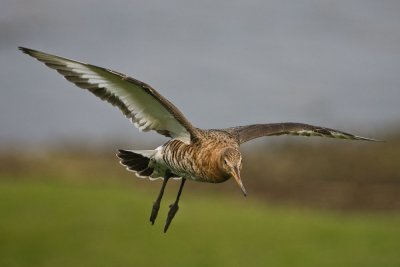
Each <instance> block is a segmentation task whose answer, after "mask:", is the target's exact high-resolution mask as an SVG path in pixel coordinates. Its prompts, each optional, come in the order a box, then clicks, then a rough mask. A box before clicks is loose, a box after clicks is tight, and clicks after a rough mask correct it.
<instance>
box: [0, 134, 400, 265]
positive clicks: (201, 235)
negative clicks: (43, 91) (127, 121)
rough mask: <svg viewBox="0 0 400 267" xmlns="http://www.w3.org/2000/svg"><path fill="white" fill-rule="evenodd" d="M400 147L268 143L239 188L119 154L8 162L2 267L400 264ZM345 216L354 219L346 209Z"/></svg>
mask: <svg viewBox="0 0 400 267" xmlns="http://www.w3.org/2000/svg"><path fill="white" fill-rule="evenodd" d="M399 151H400V138H397V139H395V140H394V141H391V142H390V143H389V142H388V143H385V144H370V143H354V144H353V143H346V142H343V143H336V142H331V143H327V144H326V145H321V144H320V143H311V144H304V143H300V144H298V145H292V144H291V143H287V144H284V145H279V146H274V145H263V146H259V147H258V148H255V149H253V150H252V153H250V154H246V152H245V163H244V169H243V172H242V176H243V180H244V182H245V184H246V186H247V190H248V192H249V196H248V197H247V198H244V197H243V196H242V195H241V194H240V191H239V189H238V188H237V186H236V185H235V183H234V182H232V181H228V182H227V183H223V184H202V183H190V182H189V183H187V185H186V186H185V190H184V192H183V196H182V201H181V203H180V210H179V212H178V214H177V216H176V218H175V219H174V221H173V223H172V225H171V227H170V229H169V231H168V233H167V234H164V233H163V232H162V230H163V225H164V222H165V218H166V215H167V212H168V204H170V203H171V202H172V201H173V200H174V198H175V195H176V192H177V187H178V185H179V183H177V182H170V183H169V184H168V186H167V190H166V194H165V196H164V200H163V202H162V207H161V209H160V213H159V217H158V220H157V222H156V225H154V226H151V225H150V222H149V215H150V211H151V204H152V202H153V201H154V199H155V197H156V195H157V193H158V190H159V187H160V185H161V183H160V181H158V182H149V181H148V180H145V179H144V180H143V179H142V180H141V179H136V178H134V177H133V174H132V173H130V172H127V171H126V170H125V169H124V168H122V167H121V166H120V165H119V164H118V163H117V161H116V159H115V157H114V155H113V152H112V150H111V149H107V151H106V152H105V151H85V150H84V149H82V148H81V147H79V148H77V147H73V146H69V147H68V148H64V149H56V150H53V151H51V150H49V151H45V152H42V153H41V152H35V153H31V154H30V153H27V152H26V151H22V152H18V151H14V152H12V151H11V152H8V153H6V152H3V153H0V216H1V217H0V266H1V267H3V266H6V267H16V266H45V267H46V266H60V267H62V266H107V267H109V266H276V267H281V266H282V267H283V266H291V267H293V266H307V267H313V266H318V267H320V266H335V267H336V266H352V267H353V266H355V267H357V266H362V267H368V266H379V267H381V266H385V267H390V266H400V254H399V251H400V242H399V241H400V213H399V212H398V211H399V210H398V207H399V206H400V187H399V181H400V172H399V168H398V166H399V163H400V162H399V160H400V157H399V153H400V152H399ZM342 210H345V211H346V212H342Z"/></svg>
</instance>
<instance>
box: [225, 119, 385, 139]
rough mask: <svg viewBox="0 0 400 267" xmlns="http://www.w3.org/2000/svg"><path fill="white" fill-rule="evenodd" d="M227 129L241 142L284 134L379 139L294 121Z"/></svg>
mask: <svg viewBox="0 0 400 267" xmlns="http://www.w3.org/2000/svg"><path fill="white" fill-rule="evenodd" d="M225 130H226V131H227V132H229V133H231V134H232V135H234V136H235V137H236V138H237V139H238V141H239V143H240V144H242V143H244V142H247V141H250V140H252V139H255V138H258V137H262V136H271V135H284V134H287V135H299V136H321V137H330V138H338V139H350V140H365V141H379V140H375V139H371V138H367V137H362V136H357V135H353V134H349V133H345V132H342V131H338V130H334V129H329V128H325V127H320V126H314V125H309V124H304V123H294V122H283V123H269V124H252V125H246V126H237V127H232V128H228V129H225Z"/></svg>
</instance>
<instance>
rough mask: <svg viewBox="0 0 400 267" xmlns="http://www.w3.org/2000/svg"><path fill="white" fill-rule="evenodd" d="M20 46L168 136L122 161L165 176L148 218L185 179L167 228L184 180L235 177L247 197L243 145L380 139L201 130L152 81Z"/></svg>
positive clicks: (288, 129)
mask: <svg viewBox="0 0 400 267" xmlns="http://www.w3.org/2000/svg"><path fill="white" fill-rule="evenodd" d="M19 49H20V50H21V51H22V52H24V53H26V54H28V55H30V56H32V57H34V58H36V59H37V60H39V61H41V62H43V63H44V64H46V65H47V66H48V67H50V68H52V69H55V70H56V71H57V72H59V73H60V74H61V75H63V76H64V77H65V78H66V79H67V80H68V81H70V82H72V83H74V84H75V85H76V86H78V87H80V88H83V89H85V90H88V91H90V92H92V93H93V94H94V95H96V96H98V97H99V98H101V99H102V100H105V101H107V102H109V103H111V104H112V105H114V106H117V107H118V108H119V109H120V110H121V111H122V112H123V114H124V115H125V116H126V117H127V118H129V119H130V120H131V121H132V122H133V124H134V125H135V126H136V127H137V128H139V130H141V131H145V132H146V131H151V130H153V131H156V132H158V133H159V134H162V135H164V136H167V137H169V138H170V139H169V140H168V141H167V142H166V143H165V144H163V145H161V146H159V147H157V148H155V149H152V150H124V149H119V150H118V153H117V156H118V158H119V159H120V163H121V164H122V165H124V166H126V168H127V169H128V170H129V171H133V172H134V173H135V174H136V176H138V177H144V178H145V177H148V178H150V179H151V180H154V179H158V178H160V179H163V183H162V186H161V190H160V192H159V194H158V197H157V199H156V200H155V202H154V203H153V207H152V210H151V215H150V221H151V223H152V224H154V222H155V220H156V217H157V214H158V210H159V208H160V202H161V199H162V197H163V194H164V189H165V186H166V184H167V182H168V180H169V179H170V178H176V179H181V184H180V187H179V191H178V195H177V197H176V200H175V202H174V203H172V204H171V205H170V209H169V212H168V216H167V219H166V222H165V226H164V232H166V231H167V230H168V227H169V225H170V223H171V221H172V219H173V218H174V216H175V214H176V212H177V211H178V208H179V206H178V203H179V199H180V196H181V193H182V189H183V187H184V185H185V182H186V180H191V181H197V182H207V183H221V182H225V181H227V180H229V179H231V178H233V179H234V180H235V181H236V183H237V184H238V185H239V187H240V189H241V191H242V192H243V194H244V195H245V196H246V189H245V187H244V185H243V182H242V179H241V177H240V170H241V169H242V155H241V153H240V150H239V147H240V145H241V144H243V143H245V142H247V141H250V140H252V139H254V138H258V137H262V136H273V135H285V134H287V135H299V136H321V137H330V138H339V139H350V140H365V141H377V140H375V139H370V138H366V137H361V136H356V135H353V134H349V133H345V132H342V131H338V130H334V129H330V128H325V127H319V126H314V125H309V124H303V123H293V122H284V123H268V124H253V125H246V126H236V127H231V128H226V129H207V130H205V129H200V128H197V127H195V126H193V125H192V124H191V123H190V121H189V120H187V119H186V118H185V116H184V115H183V114H182V113H181V111H179V109H178V108H177V107H175V106H174V104H172V103H171V102H170V101H168V100H167V99H166V98H164V97H163V96H162V95H161V94H160V93H158V92H157V91H156V90H155V89H153V88H152V87H151V86H150V85H148V84H146V83H144V82H141V81H139V80H136V79H135V78H132V77H129V76H127V75H125V74H122V73H119V72H116V71H113V70H110V69H106V68H102V67H98V66H94V65H91V64H87V63H82V62H79V61H75V60H71V59H67V58H63V57H60V56H56V55H51V54H48V53H43V52H40V51H36V50H32V49H29V48H24V47H19Z"/></svg>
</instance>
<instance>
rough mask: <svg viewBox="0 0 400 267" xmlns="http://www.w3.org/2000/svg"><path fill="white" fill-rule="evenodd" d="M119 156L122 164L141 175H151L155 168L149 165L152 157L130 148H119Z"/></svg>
mask: <svg viewBox="0 0 400 267" xmlns="http://www.w3.org/2000/svg"><path fill="white" fill-rule="evenodd" d="M117 157H118V158H120V159H121V161H120V162H121V164H122V165H124V166H126V168H127V169H128V170H130V171H134V172H136V173H137V174H138V175H140V176H150V175H151V174H152V173H153V171H154V169H153V168H151V167H149V163H150V159H149V158H147V157H145V156H143V155H140V154H138V153H135V152H133V151H129V150H123V149H119V150H118V153H117Z"/></svg>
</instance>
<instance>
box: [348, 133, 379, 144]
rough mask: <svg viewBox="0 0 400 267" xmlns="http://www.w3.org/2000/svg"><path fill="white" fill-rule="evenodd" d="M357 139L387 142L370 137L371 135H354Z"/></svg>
mask: <svg viewBox="0 0 400 267" xmlns="http://www.w3.org/2000/svg"><path fill="white" fill-rule="evenodd" d="M354 137H355V138H356V140H361V141H369V142H383V143H384V142H386V141H385V140H379V139H374V138H369V137H363V136H357V135H355V136H354Z"/></svg>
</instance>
